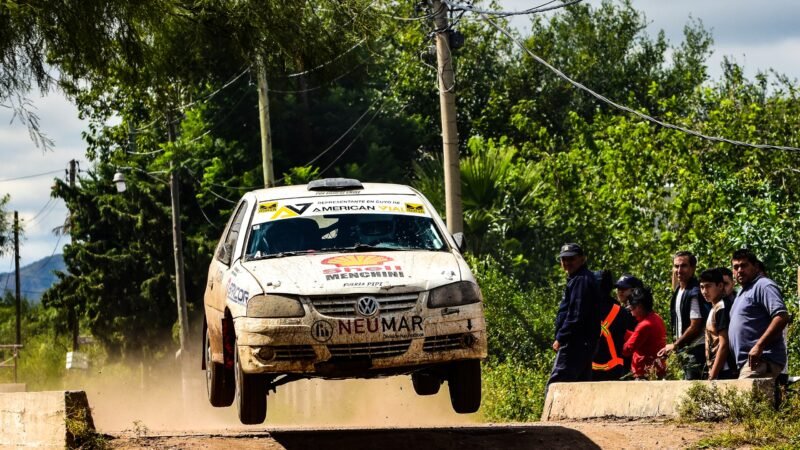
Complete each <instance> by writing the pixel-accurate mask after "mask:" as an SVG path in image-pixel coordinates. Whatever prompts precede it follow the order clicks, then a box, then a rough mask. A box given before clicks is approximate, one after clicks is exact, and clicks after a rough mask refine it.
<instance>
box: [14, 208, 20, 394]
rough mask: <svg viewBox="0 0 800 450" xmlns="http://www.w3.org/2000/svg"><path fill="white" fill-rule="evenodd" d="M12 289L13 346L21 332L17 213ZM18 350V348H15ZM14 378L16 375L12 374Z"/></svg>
mask: <svg viewBox="0 0 800 450" xmlns="http://www.w3.org/2000/svg"><path fill="white" fill-rule="evenodd" d="M14 285H15V286H14V288H15V294H16V297H15V300H14V306H15V309H16V315H17V335H16V340H15V341H14V344H16V345H18V346H19V345H22V332H21V329H22V328H21V324H22V322H21V313H20V310H21V307H20V304H21V302H22V301H21V297H20V287H19V213H18V212H17V211H14ZM17 348H19V347H17ZM14 371H15V372H16V366H14ZM14 377H15V378H16V373H15V374H14Z"/></svg>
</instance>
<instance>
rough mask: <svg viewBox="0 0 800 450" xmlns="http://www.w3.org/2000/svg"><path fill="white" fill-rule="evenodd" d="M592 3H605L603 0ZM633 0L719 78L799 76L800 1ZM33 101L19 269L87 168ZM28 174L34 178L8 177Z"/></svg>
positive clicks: (58, 241) (66, 110)
mask: <svg viewBox="0 0 800 450" xmlns="http://www.w3.org/2000/svg"><path fill="white" fill-rule="evenodd" d="M587 2H588V3H590V4H592V5H593V6H597V5H599V4H600V0H587ZM499 3H500V4H501V5H502V8H504V9H505V10H510V11H518V10H523V9H527V8H532V7H534V6H537V5H540V4H542V3H545V0H535V1H531V0H500V2H499ZM633 5H634V7H635V8H637V9H638V10H640V11H642V12H643V13H644V14H645V16H646V17H647V21H648V28H647V30H646V31H647V33H648V34H650V35H653V36H654V35H655V34H656V33H657V32H658V31H659V30H664V32H665V34H666V37H667V39H668V40H669V41H670V42H671V43H672V44H678V43H679V42H681V41H682V38H683V27H684V26H685V25H686V23H687V22H688V20H689V18H690V17H691V18H694V19H699V20H701V21H702V23H703V25H704V26H705V27H706V29H708V30H710V31H711V32H712V35H713V37H714V42H715V43H714V46H713V49H714V54H713V55H712V57H711V58H710V60H709V63H708V64H709V73H710V75H711V77H712V78H718V77H719V75H720V73H721V70H720V62H721V61H722V58H723V56H729V57H732V58H733V59H734V60H735V61H737V62H738V63H740V64H743V65H744V66H745V73H746V75H747V76H749V77H752V76H753V75H754V74H755V73H757V72H758V71H759V70H761V71H765V70H767V69H769V68H772V69H775V70H776V71H778V72H779V73H783V74H786V75H788V76H789V77H790V78H793V79H795V80H797V79H800V58H798V55H800V26H798V25H797V24H798V23H800V1H797V0H769V1H762V2H752V1H744V0H633ZM547 14H552V13H547ZM528 23H529V19H527V18H525V17H524V16H518V17H516V18H515V19H514V20H513V21H512V25H513V26H515V27H517V28H519V29H521V30H523V31H524V30H526V29H529V26H528ZM578 81H581V80H578ZM29 98H30V100H31V101H32V102H33V104H34V106H35V107H36V110H37V112H38V114H39V117H40V125H41V129H42V130H43V131H44V132H45V133H46V134H47V135H48V136H49V137H50V138H51V139H53V141H55V145H54V147H53V150H52V151H49V152H43V151H42V150H41V149H39V148H36V146H35V145H34V143H33V142H32V141H31V139H30V138H29V136H28V131H27V129H26V128H25V126H24V125H22V124H21V123H20V122H19V121H18V120H15V121H13V122H11V117H12V114H11V112H10V111H9V110H8V109H6V108H3V107H0V161H2V163H0V195H4V194H10V196H11V200H10V201H9V203H8V205H7V212H9V213H12V214H13V211H15V210H16V211H19V215H20V218H21V220H22V226H23V227H24V229H25V231H24V234H25V236H24V240H23V241H22V243H21V248H20V254H21V266H24V265H27V264H30V263H32V262H34V261H37V260H39V259H41V258H44V257H47V256H50V255H52V254H54V253H61V248H62V247H63V245H64V244H65V243H67V242H69V238H68V237H66V236H65V237H62V238H58V237H57V236H54V235H53V233H52V229H53V228H55V227H56V226H59V225H61V224H63V222H64V218H65V217H66V215H67V209H66V208H65V207H64V203H63V201H61V200H51V199H50V197H49V196H50V187H51V186H52V185H53V180H54V177H59V178H61V179H66V174H65V171H66V169H67V168H68V166H69V161H70V160H71V159H76V160H77V161H78V163H79V165H80V168H81V169H88V168H89V167H90V166H89V162H88V161H87V159H86V157H85V155H84V150H85V145H84V143H83V140H82V138H81V132H82V131H83V130H84V129H85V128H86V123H85V122H82V121H81V120H80V119H78V113H77V109H76V108H75V107H74V106H73V105H72V104H70V102H69V101H68V100H66V99H65V98H64V97H63V96H61V95H59V94H58V93H50V94H49V95H47V96H41V94H39V93H31V94H30V95H29ZM39 174H44V175H39ZM37 175H38V176H37ZM25 176H31V177H30V178H25V179H20V180H13V181H6V180H10V179H15V178H19V177H25ZM110 182H111V181H110V180H109V183H110ZM48 202H49V203H48ZM34 219H35V220H34ZM12 270H13V259H12V257H11V255H2V256H0V273H2V272H10V271H12ZM0 289H2V287H0Z"/></svg>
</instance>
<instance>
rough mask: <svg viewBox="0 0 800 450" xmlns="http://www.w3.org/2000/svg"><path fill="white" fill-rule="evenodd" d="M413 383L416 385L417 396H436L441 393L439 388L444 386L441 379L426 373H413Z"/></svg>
mask: <svg viewBox="0 0 800 450" xmlns="http://www.w3.org/2000/svg"><path fill="white" fill-rule="evenodd" d="M411 382H412V383H413V384H414V392H416V393H417V395H434V394H436V393H437V392H439V386H441V385H442V380H441V379H440V378H439V377H437V376H436V375H433V374H430V373H426V372H414V373H412V374H411Z"/></svg>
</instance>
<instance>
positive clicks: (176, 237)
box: [113, 168, 189, 360]
mask: <svg viewBox="0 0 800 450" xmlns="http://www.w3.org/2000/svg"><path fill="white" fill-rule="evenodd" d="M133 169H135V168H133ZM136 170H141V169H136ZM142 172H145V173H146V174H148V175H150V173H149V172H146V171H143V170H142ZM170 172H171V173H170V180H169V186H170V197H171V200H172V201H171V208H170V210H171V211H170V212H171V213H172V244H173V245H172V249H173V256H174V257H175V290H176V298H177V303H178V327H179V329H180V335H179V337H180V346H181V347H180V350H179V352H178V353H177V354H176V357H178V359H181V360H185V359H186V353H187V347H188V345H189V339H188V334H189V317H188V312H187V310H188V308H187V306H186V284H185V281H184V280H185V279H184V273H183V242H182V241H183V238H182V237H181V217H180V202H179V195H180V193H179V190H178V178H177V177H176V176H175V173H174V170H170ZM150 176H151V177H152V175H150ZM153 178H155V177H153ZM155 179H158V178H155ZM125 181H126V180H125V174H123V173H122V172H120V171H117V172H116V173H115V174H114V178H113V182H114V185H115V186H116V188H117V192H119V193H122V192H125V191H126V190H127V188H128V187H127V184H126V182H125ZM160 181H163V180H160Z"/></svg>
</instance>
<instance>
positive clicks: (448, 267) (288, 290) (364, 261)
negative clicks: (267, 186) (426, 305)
mask: <svg viewBox="0 0 800 450" xmlns="http://www.w3.org/2000/svg"><path fill="white" fill-rule="evenodd" d="M242 267H244V268H245V269H246V270H247V271H248V272H250V274H251V275H252V276H253V277H254V278H255V279H256V280H257V281H258V283H259V284H260V285H261V288H262V289H263V290H264V292H266V293H284V294H297V295H328V294H337V293H343V292H346V293H349V292H352V293H377V292H386V293H402V292H419V291H422V290H428V289H433V288H435V287H438V286H441V285H445V284H450V283H454V282H456V281H460V280H462V273H463V271H464V270H467V271H468V270H469V269H467V268H466V265H465V264H464V262H463V258H461V257H460V255H459V256H456V255H455V254H454V253H451V252H442V251H438V252H437V251H387V252H379V251H378V252H369V253H324V254H319V255H297V256H287V257H283V258H273V259H263V260H259V261H246V262H242ZM469 278H472V277H471V274H470V276H469Z"/></svg>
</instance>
